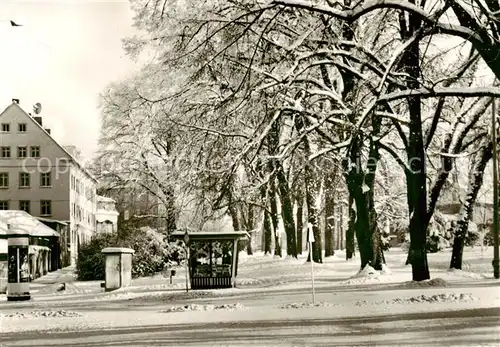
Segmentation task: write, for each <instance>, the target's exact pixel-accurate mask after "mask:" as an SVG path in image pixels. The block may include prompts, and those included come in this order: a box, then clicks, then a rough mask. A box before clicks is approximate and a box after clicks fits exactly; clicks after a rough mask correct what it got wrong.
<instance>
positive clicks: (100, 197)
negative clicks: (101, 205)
mask: <svg viewBox="0 0 500 347" xmlns="http://www.w3.org/2000/svg"><path fill="white" fill-rule="evenodd" d="M97 201H98V202H113V203H116V201H115V199H112V198H108V197H107V196H102V195H97Z"/></svg>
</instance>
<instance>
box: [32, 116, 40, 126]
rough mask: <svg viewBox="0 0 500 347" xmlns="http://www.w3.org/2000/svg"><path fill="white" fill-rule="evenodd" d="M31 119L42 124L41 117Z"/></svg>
mask: <svg viewBox="0 0 500 347" xmlns="http://www.w3.org/2000/svg"><path fill="white" fill-rule="evenodd" d="M33 119H34V120H35V122H37V123H38V124H40V126H41V125H42V117H33Z"/></svg>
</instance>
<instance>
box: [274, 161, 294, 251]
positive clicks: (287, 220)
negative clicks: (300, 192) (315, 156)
mask: <svg viewBox="0 0 500 347" xmlns="http://www.w3.org/2000/svg"><path fill="white" fill-rule="evenodd" d="M276 177H277V180H278V188H279V192H280V194H279V196H280V201H281V218H282V219H283V226H284V228H285V233H286V254H287V255H289V256H292V257H293V258H297V239H296V237H295V221H294V219H293V205H292V198H291V197H290V189H289V188H288V181H287V179H286V177H285V173H284V172H283V167H282V166H281V165H280V166H279V169H278V173H277V175H276Z"/></svg>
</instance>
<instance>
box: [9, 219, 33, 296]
mask: <svg viewBox="0 0 500 347" xmlns="http://www.w3.org/2000/svg"><path fill="white" fill-rule="evenodd" d="M7 229H8V235H7V240H8V245H7V247H8V249H7V252H8V253H7V269H8V270H7V271H8V273H7V300H8V301H16V300H30V299H31V295H30V267H29V237H30V235H29V233H28V232H27V231H24V230H22V229H16V230H14V229H13V228H12V227H11V225H10V224H8V225H7Z"/></svg>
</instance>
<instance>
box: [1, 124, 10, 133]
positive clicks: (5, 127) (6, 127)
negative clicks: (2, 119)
mask: <svg viewBox="0 0 500 347" xmlns="http://www.w3.org/2000/svg"><path fill="white" fill-rule="evenodd" d="M9 131H10V124H9V123H2V132H3V133H8V132H9Z"/></svg>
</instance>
